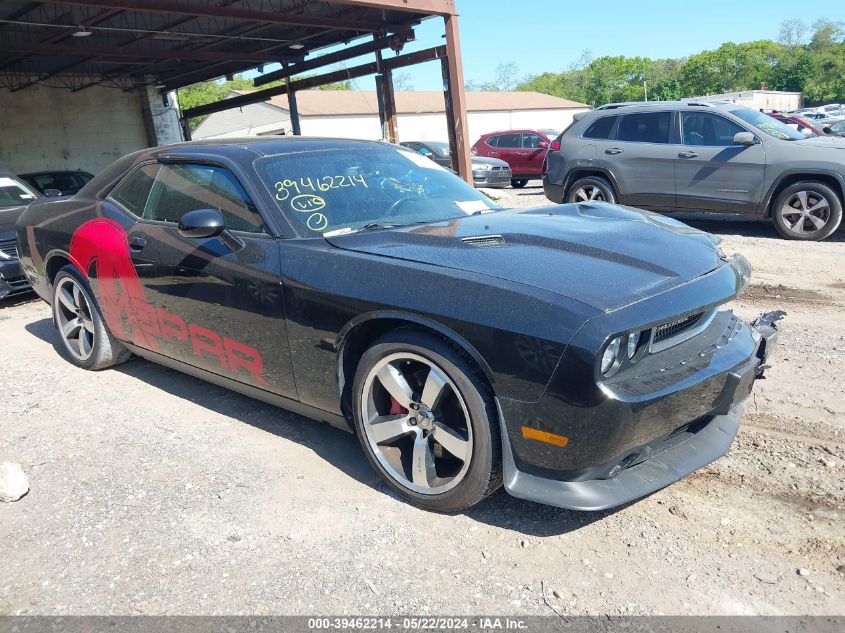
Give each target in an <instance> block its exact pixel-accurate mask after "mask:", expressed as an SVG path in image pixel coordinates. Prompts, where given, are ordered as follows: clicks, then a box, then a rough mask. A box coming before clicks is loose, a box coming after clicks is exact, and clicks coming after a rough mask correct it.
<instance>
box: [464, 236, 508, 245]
mask: <svg viewBox="0 0 845 633" xmlns="http://www.w3.org/2000/svg"><path fill="white" fill-rule="evenodd" d="M461 241H462V242H463V243H464V244H471V245H472V246H501V245H502V244H504V243H505V238H503V237H502V236H501V235H479V236H476V237H463V238H461Z"/></svg>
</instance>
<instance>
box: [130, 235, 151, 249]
mask: <svg viewBox="0 0 845 633" xmlns="http://www.w3.org/2000/svg"><path fill="white" fill-rule="evenodd" d="M146 245H147V239H146V238H144V237H131V238H129V248H130V249H132V250H133V251H142V250H144V247H145V246H146Z"/></svg>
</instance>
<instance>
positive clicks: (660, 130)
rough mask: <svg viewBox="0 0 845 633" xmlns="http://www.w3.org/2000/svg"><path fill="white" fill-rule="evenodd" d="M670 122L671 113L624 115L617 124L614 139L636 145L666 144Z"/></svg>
mask: <svg viewBox="0 0 845 633" xmlns="http://www.w3.org/2000/svg"><path fill="white" fill-rule="evenodd" d="M671 122H672V114H671V112H639V113H637V114H626V115H624V116H623V117H622V121H621V122H620V123H619V133H618V134H617V135H616V138H617V139H618V140H620V141H634V142H637V143H668V142H669V128H670V127H671Z"/></svg>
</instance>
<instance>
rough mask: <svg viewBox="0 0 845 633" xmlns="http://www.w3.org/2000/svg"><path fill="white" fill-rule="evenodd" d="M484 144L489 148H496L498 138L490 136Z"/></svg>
mask: <svg viewBox="0 0 845 633" xmlns="http://www.w3.org/2000/svg"><path fill="white" fill-rule="evenodd" d="M484 142H485V143H487V144H488V145H489V146H490V147H498V145H499V137H498V136H491V137H490V138H488V139H487V140H486V141H484Z"/></svg>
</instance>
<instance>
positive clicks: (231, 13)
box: [51, 0, 431, 33]
mask: <svg viewBox="0 0 845 633" xmlns="http://www.w3.org/2000/svg"><path fill="white" fill-rule="evenodd" d="M51 1H52V2H53V4H71V5H80V6H89V7H91V6H95V7H107V8H111V9H124V10H126V11H143V12H148V13H177V14H180V15H194V16H208V17H218V18H230V19H233V20H251V21H253V22H266V23H269V24H287V25H290V26H305V27H314V28H334V29H342V30H346V31H364V32H370V33H377V32H379V31H382V30H384V29H388V30H395V29H396V28H398V26H397V25H390V24H383V23H375V22H358V21H356V20H344V19H338V18H328V17H321V16H319V15H316V16H307V15H288V14H284V13H276V12H272V11H254V10H251V9H241V8H235V7H224V6H214V5H212V4H208V5H199V4H186V3H184V2H168V1H165V0H144V1H143V2H136V1H135V0H51ZM426 1H429V2H430V1H431V0H426Z"/></svg>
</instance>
